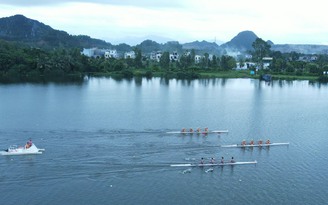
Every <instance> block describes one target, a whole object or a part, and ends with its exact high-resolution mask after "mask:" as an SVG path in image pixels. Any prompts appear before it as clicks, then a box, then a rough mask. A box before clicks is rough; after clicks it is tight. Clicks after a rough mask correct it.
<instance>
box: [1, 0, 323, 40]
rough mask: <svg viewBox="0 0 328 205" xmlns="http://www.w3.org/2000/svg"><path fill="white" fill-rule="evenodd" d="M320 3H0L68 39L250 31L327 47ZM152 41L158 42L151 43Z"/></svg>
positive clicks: (203, 36) (199, 36)
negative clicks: (82, 36) (62, 33)
mask: <svg viewBox="0 0 328 205" xmlns="http://www.w3.org/2000/svg"><path fill="white" fill-rule="evenodd" d="M325 2H326V1H324V0H311V1H300V0H275V1H273V0H272V1H266V0H247V1H246V0H197V1H196V0H94V1H90V0H56V1H53V0H51V1H50V0H1V2H0V17H9V16H13V15H15V14H22V15H24V16H26V17H27V18H31V19H35V20H38V21H40V22H42V23H44V24H46V25H49V26H51V27H52V28H54V29H58V30H64V31H66V32H68V33H69V34H72V35H78V34H84V35H89V36H91V37H92V38H99V39H103V40H106V41H108V42H111V43H114V44H118V43H120V42H126V43H129V44H130V45H134V44H136V43H140V42H141V41H142V40H145V39H146V38H151V39H152V40H157V41H159V42H160V38H159V37H164V38H165V39H164V41H165V42H166V41H167V40H177V41H179V42H180V43H185V42H191V41H195V40H199V41H201V40H207V41H210V42H214V40H215V39H216V42H217V43H218V44H219V43H220V42H222V41H223V42H226V41H229V40H231V38H233V37H234V36H236V35H237V34H238V33H239V32H241V31H244V30H251V31H253V32H255V34H256V35H258V36H259V37H260V38H262V39H263V40H271V41H273V42H274V43H276V44H284V43H296V44H325V45H328V17H327V13H328V12H327V8H326V3H325ZM155 36H156V38H155Z"/></svg>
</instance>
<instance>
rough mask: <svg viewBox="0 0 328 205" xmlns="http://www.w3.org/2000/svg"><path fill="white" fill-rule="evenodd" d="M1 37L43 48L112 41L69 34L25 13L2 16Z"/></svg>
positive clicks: (102, 44)
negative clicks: (28, 16)
mask: <svg viewBox="0 0 328 205" xmlns="http://www.w3.org/2000/svg"><path fill="white" fill-rule="evenodd" d="M0 38H2V39H4V40H9V41H19V42H24V43H27V44H30V45H33V46H38V47H43V48H52V47H95V46H101V47H103V46H106V47H108V46H111V44H110V43H107V42H105V41H103V40H99V39H93V38H90V37H89V36H85V35H79V36H73V35H69V34H68V33H67V32H65V31H59V30H55V29H53V28H51V27H50V26H48V25H45V24H43V23H40V22H39V21H36V20H32V19H29V18H26V17H25V16H23V15H15V16H11V17H5V18H0Z"/></svg>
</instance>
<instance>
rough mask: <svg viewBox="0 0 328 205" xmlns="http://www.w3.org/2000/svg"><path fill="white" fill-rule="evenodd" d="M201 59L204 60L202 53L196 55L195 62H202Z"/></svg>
mask: <svg viewBox="0 0 328 205" xmlns="http://www.w3.org/2000/svg"><path fill="white" fill-rule="evenodd" d="M201 60H202V56H201V55H195V63H196V64H198V63H200V61H201Z"/></svg>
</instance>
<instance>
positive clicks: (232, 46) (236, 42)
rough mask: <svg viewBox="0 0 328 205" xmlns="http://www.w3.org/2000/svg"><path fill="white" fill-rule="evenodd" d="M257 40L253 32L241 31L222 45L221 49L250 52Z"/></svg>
mask: <svg viewBox="0 0 328 205" xmlns="http://www.w3.org/2000/svg"><path fill="white" fill-rule="evenodd" d="M257 38H258V37H257V35H256V34H255V33H254V32H253V31H242V32H240V33H238V35H237V36H235V37H233V38H232V39H231V40H230V41H229V42H227V43H224V44H222V45H221V48H224V49H226V50H238V51H247V50H252V49H253V48H252V44H253V42H254V41H255V40H256V39H257Z"/></svg>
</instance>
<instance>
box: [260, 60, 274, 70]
mask: <svg viewBox="0 0 328 205" xmlns="http://www.w3.org/2000/svg"><path fill="white" fill-rule="evenodd" d="M272 60H273V58H272V57H263V58H262V63H263V69H267V68H269V66H270V65H271V63H272Z"/></svg>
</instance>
